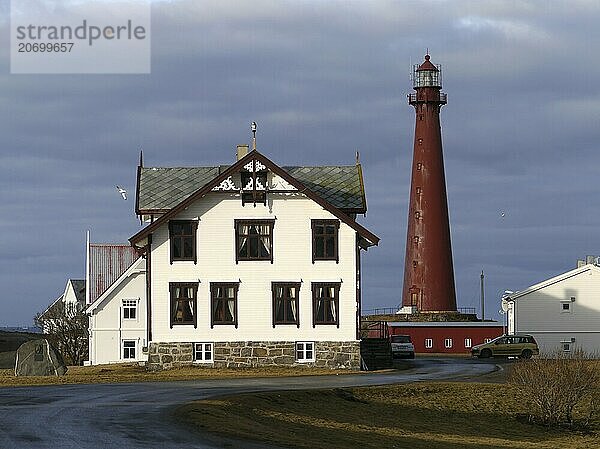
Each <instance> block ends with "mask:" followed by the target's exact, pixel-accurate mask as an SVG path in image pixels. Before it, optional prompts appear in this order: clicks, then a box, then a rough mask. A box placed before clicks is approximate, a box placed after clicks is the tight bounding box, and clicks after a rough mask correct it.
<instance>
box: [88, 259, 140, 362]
mask: <svg viewBox="0 0 600 449" xmlns="http://www.w3.org/2000/svg"><path fill="white" fill-rule="evenodd" d="M144 266H145V260H143V259H140V260H138V261H137V262H135V263H134V265H133V266H132V267H131V268H130V269H129V270H127V271H126V272H125V273H124V274H123V276H121V277H120V278H119V279H118V280H117V281H116V282H115V284H113V286H111V288H109V289H108V290H107V291H106V292H105V294H103V295H102V296H101V297H100V298H98V300H97V301H96V302H95V303H94V304H93V305H92V306H91V307H90V309H91V311H92V315H91V316H90V363H91V364H92V365H99V364H104V363H116V362H127V361H142V360H146V359H147V355H145V354H142V348H143V347H144V346H147V341H146V276H145V269H144ZM124 299H127V300H136V303H137V310H136V318H135V319H124V318H123V300H124ZM88 313H89V311H88ZM123 340H133V341H135V342H136V346H135V355H136V357H135V359H127V360H125V359H123Z"/></svg>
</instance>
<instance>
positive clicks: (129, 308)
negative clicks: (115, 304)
mask: <svg viewBox="0 0 600 449" xmlns="http://www.w3.org/2000/svg"><path fill="white" fill-rule="evenodd" d="M136 318H137V300H136V299H124V300H123V319H124V320H135V319H136Z"/></svg>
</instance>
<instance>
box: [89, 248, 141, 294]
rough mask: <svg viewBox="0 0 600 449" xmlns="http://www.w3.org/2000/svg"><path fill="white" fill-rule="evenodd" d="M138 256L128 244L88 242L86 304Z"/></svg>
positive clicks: (102, 291)
mask: <svg viewBox="0 0 600 449" xmlns="http://www.w3.org/2000/svg"><path fill="white" fill-rule="evenodd" d="M138 258H139V255H138V254H137V252H136V251H135V249H134V248H133V247H131V246H130V245H126V244H114V243H90V260H89V264H90V266H89V276H90V278H89V282H90V285H89V288H90V297H89V298H88V304H91V303H93V302H94V301H95V300H96V299H98V297H99V296H100V295H101V294H102V293H104V292H105V291H106V289H107V288H108V287H110V286H111V285H112V284H113V282H115V281H116V280H117V279H118V278H119V276H121V275H122V274H123V273H124V272H125V271H126V270H127V269H128V268H129V267H130V266H131V265H132V264H133V263H134V262H135V261H136V260H137V259H138Z"/></svg>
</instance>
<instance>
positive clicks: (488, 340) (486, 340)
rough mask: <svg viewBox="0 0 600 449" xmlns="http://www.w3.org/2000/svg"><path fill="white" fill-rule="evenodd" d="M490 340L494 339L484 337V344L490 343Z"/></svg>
mask: <svg viewBox="0 0 600 449" xmlns="http://www.w3.org/2000/svg"><path fill="white" fill-rule="evenodd" d="M490 341H492V339H491V338H484V339H483V343H484V344H485V343H489V342H490Z"/></svg>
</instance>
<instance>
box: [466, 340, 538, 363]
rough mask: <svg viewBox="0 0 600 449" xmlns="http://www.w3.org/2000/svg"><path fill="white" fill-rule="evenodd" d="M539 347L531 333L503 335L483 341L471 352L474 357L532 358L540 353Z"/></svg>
mask: <svg viewBox="0 0 600 449" xmlns="http://www.w3.org/2000/svg"><path fill="white" fill-rule="evenodd" d="M539 353H540V350H539V348H538V345H537V342H536V341H535V338H533V336H531V335H501V336H500V337H497V338H495V339H493V340H492V341H490V342H489V343H482V344H480V345H476V346H473V347H472V348H471V354H472V355H473V356H474V357H479V358H483V359H485V358H488V357H520V358H522V359H530V358H531V356H533V355H538V354H539Z"/></svg>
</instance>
